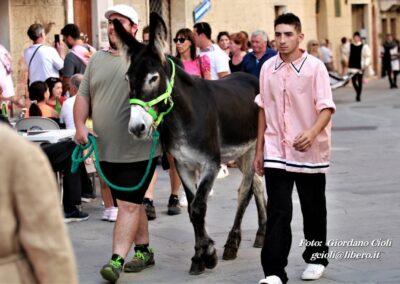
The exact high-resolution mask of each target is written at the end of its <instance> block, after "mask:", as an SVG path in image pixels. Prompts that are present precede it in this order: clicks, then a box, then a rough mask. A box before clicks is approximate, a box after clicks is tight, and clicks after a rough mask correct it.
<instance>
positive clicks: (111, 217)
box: [101, 207, 118, 222]
mask: <svg viewBox="0 0 400 284" xmlns="http://www.w3.org/2000/svg"><path fill="white" fill-rule="evenodd" d="M117 216H118V207H109V208H106V209H104V211H103V216H102V217H101V220H103V221H109V222H115V221H116V220H117Z"/></svg>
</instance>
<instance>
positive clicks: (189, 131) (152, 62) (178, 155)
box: [114, 13, 266, 275]
mask: <svg viewBox="0 0 400 284" xmlns="http://www.w3.org/2000/svg"><path fill="white" fill-rule="evenodd" d="M114 28H115V31H116V33H117V35H118V37H119V38H120V44H121V46H122V48H123V49H124V51H125V53H126V55H127V58H128V60H130V63H131V64H130V66H129V68H128V71H127V79H128V80H129V87H130V102H131V117H130V121H129V126H128V128H129V132H130V133H132V134H133V135H134V136H136V137H138V138H141V139H145V138H146V137H148V136H149V135H150V134H151V133H152V131H153V130H154V128H156V127H157V126H158V124H160V125H159V128H158V129H159V131H160V137H161V141H162V145H163V147H164V149H166V151H167V152H169V153H171V154H172V156H173V157H174V158H175V163H176V167H177V170H178V174H179V176H180V178H181V180H182V184H183V187H184V190H185V193H186V196H187V199H188V212H189V217H190V221H191V222H192V224H193V228H194V233H195V254H194V256H193V257H192V264H191V268H190V271H189V273H190V274H192V275H197V274H201V273H203V272H204V271H205V268H208V269H212V268H214V267H215V266H216V265H217V262H218V258H217V252H216V249H215V247H214V241H213V240H212V239H211V238H210V236H209V235H208V233H207V231H206V228H205V215H206V210H207V197H208V194H209V192H210V190H211V188H212V186H213V183H214V180H215V178H216V176H217V174H218V171H219V168H220V164H221V163H224V162H227V161H230V160H236V161H237V163H238V166H239V169H240V170H241V171H242V173H243V180H242V182H241V185H240V188H239V192H238V208H237V212H236V217H235V221H234V224H233V227H232V229H231V231H230V233H229V236H228V239H227V242H226V244H225V249H224V254H223V258H224V259H227V260H228V259H234V258H236V256H237V251H238V248H239V245H240V241H241V231H240V230H241V229H240V227H241V222H242V218H243V215H244V212H245V210H246V207H247V205H248V204H249V201H250V199H251V197H252V195H253V194H254V196H255V200H256V204H257V209H258V222H259V228H258V231H257V235H256V239H255V242H254V246H255V247H262V245H263V242H264V235H265V228H266V209H265V208H266V200H265V197H264V190H263V186H262V182H261V178H260V177H258V176H256V175H255V174H254V168H253V165H252V164H253V163H252V161H253V157H254V153H255V140H256V136H257V117H258V108H257V105H256V104H255V103H254V98H255V96H256V95H257V93H258V80H257V79H256V78H255V77H253V76H252V75H248V74H245V73H235V74H232V75H230V76H228V77H227V78H224V79H221V80H218V81H207V80H202V79H200V78H195V77H192V76H190V75H188V74H187V73H186V72H185V71H184V70H183V69H182V68H181V65H180V62H179V60H178V59H176V58H171V57H168V56H166V55H165V54H164V51H163V50H164V46H165V44H166V37H167V29H166V26H165V23H164V21H163V20H162V18H161V17H160V16H158V15H157V14H155V13H152V14H151V15H150V42H149V44H148V45H147V46H144V45H143V44H141V43H139V42H138V41H137V40H136V39H135V38H134V37H132V36H131V35H130V34H128V33H126V32H125V30H124V29H123V28H122V26H121V24H120V23H119V22H118V21H114ZM165 90H167V91H166V92H165ZM168 112H169V113H168ZM164 115H165V117H164ZM163 117H164V118H163ZM162 118H163V119H162ZM161 120H162V121H161ZM197 179H198V180H197Z"/></svg>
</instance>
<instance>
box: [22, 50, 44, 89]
mask: <svg viewBox="0 0 400 284" xmlns="http://www.w3.org/2000/svg"><path fill="white" fill-rule="evenodd" d="M41 47H42V45H39V46H38V47H37V48H36V50H35V52H34V53H33V55H32V57H31V60H29V64H28V80H26V83H27V85H28V89H29V83H30V81H29V72H30V69H31V63H32V59H33V57H35V55H36V52H37V51H38V50H39V48H41Z"/></svg>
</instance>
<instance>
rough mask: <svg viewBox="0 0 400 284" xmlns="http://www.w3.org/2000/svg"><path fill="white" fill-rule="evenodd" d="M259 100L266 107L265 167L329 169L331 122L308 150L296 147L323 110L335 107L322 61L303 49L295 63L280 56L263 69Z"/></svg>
mask: <svg viewBox="0 0 400 284" xmlns="http://www.w3.org/2000/svg"><path fill="white" fill-rule="evenodd" d="M255 102H256V103H257V104H258V105H259V106H260V107H261V108H263V109H264V111H265V118H266V123H267V129H266V131H265V134H264V141H265V145H264V167H270V168H279V169H284V170H286V171H289V172H303V173H324V172H326V171H327V170H328V168H329V160H330V148H331V122H329V124H328V125H327V127H326V128H325V129H324V130H323V131H322V132H321V133H320V134H319V135H318V136H317V137H316V139H315V141H314V143H313V144H312V146H311V148H310V149H309V150H308V151H307V152H299V151H296V150H295V149H294V147H293V146H292V145H293V141H294V138H295V137H296V136H297V135H298V134H299V133H300V132H303V131H304V130H307V129H309V128H310V127H311V126H312V125H314V123H315V122H316V120H317V117H318V114H319V112H320V111H322V110H323V109H326V108H331V109H333V110H335V104H334V102H333V100H332V91H331V88H330V83H329V75H328V72H327V70H326V67H325V65H324V64H323V63H322V61H321V60H319V59H318V58H315V57H314V56H311V55H309V54H308V53H307V52H305V51H303V55H302V56H301V57H300V58H299V59H297V60H296V61H294V62H291V63H285V62H283V61H282V59H281V58H280V56H279V53H278V55H276V56H274V57H272V58H271V59H269V60H267V61H266V62H265V63H264V65H263V66H262V68H261V73H260V94H259V95H258V96H257V97H256V99H255Z"/></svg>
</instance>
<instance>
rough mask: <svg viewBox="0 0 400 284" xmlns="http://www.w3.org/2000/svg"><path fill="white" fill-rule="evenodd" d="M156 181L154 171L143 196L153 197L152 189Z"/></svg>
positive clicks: (151, 198)
mask: <svg viewBox="0 0 400 284" xmlns="http://www.w3.org/2000/svg"><path fill="white" fill-rule="evenodd" d="M156 182H157V171H154V174H153V178H152V179H151V182H150V184H149V188H148V189H147V191H146V194H145V195H144V198H148V199H150V200H153V199H154V189H155V187H156Z"/></svg>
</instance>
